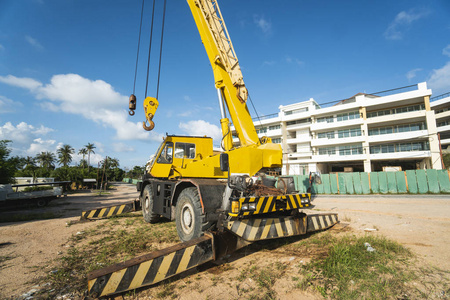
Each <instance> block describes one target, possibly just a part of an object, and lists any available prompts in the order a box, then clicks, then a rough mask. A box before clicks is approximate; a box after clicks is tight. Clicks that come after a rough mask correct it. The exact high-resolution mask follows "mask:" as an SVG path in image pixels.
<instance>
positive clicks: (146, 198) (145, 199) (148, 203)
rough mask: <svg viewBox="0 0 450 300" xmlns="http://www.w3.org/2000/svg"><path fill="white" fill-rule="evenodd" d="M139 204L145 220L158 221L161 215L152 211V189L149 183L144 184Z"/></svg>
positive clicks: (148, 221) (149, 221)
mask: <svg viewBox="0 0 450 300" xmlns="http://www.w3.org/2000/svg"><path fill="white" fill-rule="evenodd" d="M141 206H142V215H143V216H144V221H145V222H147V223H156V222H158V221H159V219H160V218H161V217H160V216H159V215H158V214H155V213H153V190H152V185H151V184H148V185H146V186H145V188H144V193H143V195H142V203H141Z"/></svg>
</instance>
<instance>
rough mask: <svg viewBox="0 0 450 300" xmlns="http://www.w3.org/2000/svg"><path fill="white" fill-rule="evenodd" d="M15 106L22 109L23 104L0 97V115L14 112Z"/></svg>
mask: <svg viewBox="0 0 450 300" xmlns="http://www.w3.org/2000/svg"><path fill="white" fill-rule="evenodd" d="M17 106H20V107H22V106H23V104H22V103H20V102H15V101H13V100H11V99H9V98H6V97H5V96H2V95H0V114H5V113H11V112H14V111H16V107H17Z"/></svg>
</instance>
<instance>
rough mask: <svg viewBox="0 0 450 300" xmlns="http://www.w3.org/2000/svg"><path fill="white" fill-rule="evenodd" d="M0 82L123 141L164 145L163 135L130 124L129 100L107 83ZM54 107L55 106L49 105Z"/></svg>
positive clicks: (59, 79) (76, 79)
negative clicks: (84, 119)
mask: <svg viewBox="0 0 450 300" xmlns="http://www.w3.org/2000/svg"><path fill="white" fill-rule="evenodd" d="M0 82H3V83H6V84H9V85H12V86H17V87H21V88H25V89H28V90H29V91H30V92H31V93H33V94H34V95H35V96H36V98H37V99H40V100H43V101H45V100H49V101H50V102H49V101H45V105H44V103H43V105H41V106H43V107H47V109H49V110H51V111H62V112H65V113H70V114H76V115H81V116H83V117H84V118H86V119H89V120H92V121H94V122H96V123H99V124H102V125H103V126H105V127H110V128H113V129H115V131H116V137H117V139H119V140H136V139H137V140H144V141H158V142H159V141H160V136H161V135H160V134H158V133H155V132H154V131H152V132H146V131H144V130H143V129H142V124H141V123H138V122H136V123H133V122H130V121H128V120H127V118H128V114H127V112H126V110H125V107H126V103H127V102H128V97H127V96H124V95H121V94H120V93H118V92H116V91H115V90H114V88H113V87H112V86H111V85H110V84H108V83H106V82H105V81H103V80H90V79H87V78H84V77H82V76H80V75H77V74H61V75H54V76H53V77H52V78H51V80H50V83H48V84H45V85H44V84H42V83H41V82H39V81H37V80H34V79H31V78H18V77H15V76H13V75H8V76H6V77H3V76H0ZM49 103H51V105H48V104H49Z"/></svg>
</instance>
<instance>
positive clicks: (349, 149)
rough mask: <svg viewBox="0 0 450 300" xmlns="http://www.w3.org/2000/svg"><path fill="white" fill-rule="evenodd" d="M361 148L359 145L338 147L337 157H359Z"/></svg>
mask: <svg viewBox="0 0 450 300" xmlns="http://www.w3.org/2000/svg"><path fill="white" fill-rule="evenodd" d="M362 153H363V151H362V146H361V145H351V146H339V155H341V156H346V155H359V154H362Z"/></svg>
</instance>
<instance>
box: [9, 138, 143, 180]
mask: <svg viewBox="0 0 450 300" xmlns="http://www.w3.org/2000/svg"><path fill="white" fill-rule="evenodd" d="M10 143H12V142H11V141H10V140H0V184H5V183H14V178H15V177H32V178H38V177H51V178H55V181H72V182H76V183H77V185H78V184H83V179H86V178H94V179H97V180H98V181H102V180H105V181H106V180H107V181H121V180H122V179H123V178H124V177H128V178H135V179H138V178H140V176H142V174H143V172H144V168H143V167H140V166H135V167H134V168H133V169H132V170H129V171H127V172H126V171H125V170H123V169H121V168H120V167H119V166H120V164H119V160H118V159H117V158H110V157H107V156H106V157H105V158H104V159H103V160H101V161H100V163H99V164H98V166H97V167H95V166H94V167H93V166H91V154H95V151H94V149H96V147H95V145H94V144H93V143H88V144H87V145H85V146H84V147H83V148H81V149H79V150H78V154H79V155H82V156H83V158H82V159H81V160H80V162H79V164H78V165H75V166H69V165H70V163H71V162H72V160H73V155H74V154H75V149H74V148H73V147H72V146H70V145H68V144H66V145H63V146H62V147H60V148H59V149H58V150H57V151H56V153H53V152H50V151H43V152H41V153H39V154H37V155H36V156H34V157H33V156H27V157H20V156H13V157H11V156H10V155H11V148H9V144H10ZM57 164H59V167H56V165H57Z"/></svg>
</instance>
